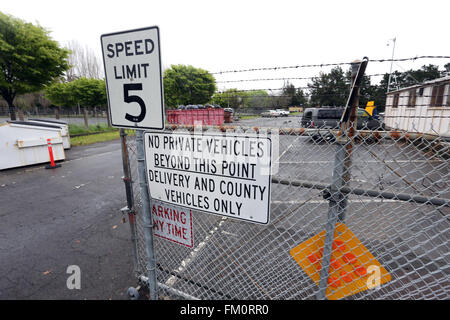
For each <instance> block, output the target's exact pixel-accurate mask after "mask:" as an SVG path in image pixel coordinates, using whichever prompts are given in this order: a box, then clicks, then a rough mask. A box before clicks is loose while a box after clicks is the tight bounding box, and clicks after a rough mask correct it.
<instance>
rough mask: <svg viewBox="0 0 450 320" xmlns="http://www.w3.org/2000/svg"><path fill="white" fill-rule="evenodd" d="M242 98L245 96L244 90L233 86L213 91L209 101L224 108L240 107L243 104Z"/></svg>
mask: <svg viewBox="0 0 450 320" xmlns="http://www.w3.org/2000/svg"><path fill="white" fill-rule="evenodd" d="M244 98H246V92H242V91H238V89H234V88H233V89H228V90H226V91H224V92H218V93H215V94H214V95H213V96H212V98H211V102H212V103H214V104H218V105H220V106H221V107H224V108H228V107H230V108H240V107H241V106H243V101H244Z"/></svg>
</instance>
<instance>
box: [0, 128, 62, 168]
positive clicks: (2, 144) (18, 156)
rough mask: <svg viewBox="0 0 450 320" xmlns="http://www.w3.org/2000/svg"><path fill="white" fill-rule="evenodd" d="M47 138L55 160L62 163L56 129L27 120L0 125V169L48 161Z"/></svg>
mask: <svg viewBox="0 0 450 320" xmlns="http://www.w3.org/2000/svg"><path fill="white" fill-rule="evenodd" d="M47 139H51V143H52V148H53V156H54V160H55V161H58V160H65V159H66V155H65V153H64V147H63V139H62V135H61V128H60V127H59V126H55V125H50V124H45V123H33V122H27V121H7V122H4V123H1V124H0V170H3V169H9V168H16V167H22V166H28V165H33V164H39V163H46V162H49V161H50V155H49V152H48V147H47Z"/></svg>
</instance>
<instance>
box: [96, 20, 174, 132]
mask: <svg viewBox="0 0 450 320" xmlns="http://www.w3.org/2000/svg"><path fill="white" fill-rule="evenodd" d="M101 43H102V53H103V64H104V68H105V77H106V88H107V93H108V111H109V114H110V119H111V124H112V126H114V127H119V128H136V129H153V130H155V129H156V130H164V122H165V121H164V101H163V86H162V73H161V53H160V41H159V29H158V27H147V28H142V29H135V30H128V31H121V32H115V33H108V34H104V35H102V36H101Z"/></svg>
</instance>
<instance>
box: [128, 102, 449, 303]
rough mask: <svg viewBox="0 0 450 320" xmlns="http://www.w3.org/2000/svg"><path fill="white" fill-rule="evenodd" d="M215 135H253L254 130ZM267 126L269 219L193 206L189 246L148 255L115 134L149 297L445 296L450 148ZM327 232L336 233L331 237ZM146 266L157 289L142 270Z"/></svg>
mask: <svg viewBox="0 0 450 320" xmlns="http://www.w3.org/2000/svg"><path fill="white" fill-rule="evenodd" d="M352 105H353V106H356V105H357V102H355V101H352V99H351V97H350V99H349V102H348V106H350V109H349V112H350V111H351V106H352ZM349 117H350V115H349ZM261 122H262V120H261ZM262 125H263V126H264V124H263V123H262ZM180 128H181V126H180V127H178V126H172V127H170V128H166V131H167V132H177V130H178V129H180ZM181 129H188V130H192V129H193V127H188V126H185V127H183V128H181ZM208 129H209V130H212V128H208ZM341 129H342V128H341ZM215 130H216V131H218V132H226V131H239V132H255V131H256V132H258V131H259V130H262V127H246V126H245V125H239V126H229V127H224V126H222V127H219V128H215ZM267 130H268V131H269V132H276V134H278V135H279V157H278V161H277V165H278V166H279V169H278V173H277V174H276V175H273V176H272V186H271V210H270V211H271V217H270V223H269V224H268V225H256V224H252V223H247V222H242V221H239V220H234V219H231V218H227V217H220V216H216V215H212V214H206V213H202V212H196V211H194V210H193V211H192V213H193V215H192V222H193V233H194V244H193V248H187V247H183V246H180V245H178V244H175V243H172V242H169V241H167V240H165V239H161V238H158V237H155V238H153V240H152V241H153V247H154V251H153V252H152V254H154V260H152V261H150V260H149V259H148V251H147V247H146V235H145V234H146V232H145V229H146V228H150V227H151V223H150V224H149V221H145V219H144V217H143V214H142V211H143V206H142V201H141V191H142V186H141V185H140V183H139V179H138V176H139V174H138V160H139V159H138V150H137V144H136V138H135V137H134V136H133V135H127V134H126V133H125V132H124V131H122V132H121V138H122V146H123V160H124V172H125V174H124V181H125V185H126V191H127V207H125V208H124V209H123V211H124V212H125V213H128V215H129V222H130V226H131V231H132V242H133V248H134V250H135V275H136V277H137V278H138V279H139V280H140V281H141V283H142V284H143V285H149V284H150V286H152V285H153V287H152V288H153V290H150V291H153V293H152V292H151V294H153V295H154V296H153V298H160V299H162V298H165V297H168V298H170V299H176V298H181V299H208V300H213V299H238V300H247V299H278V300H279V299H283V300H284V299H317V298H318V299H323V298H325V297H328V298H347V299H440V300H444V299H448V298H449V296H450V295H449V285H450V282H449V273H450V268H449V265H450V264H449V261H450V257H449V229H450V221H449V213H450V209H449V206H450V200H449V199H450V190H449V163H448V158H449V155H450V153H449V148H448V143H447V142H446V141H445V140H444V139H443V138H442V137H439V136H432V135H424V134H421V133H417V132H402V131H398V130H395V131H370V130H358V131H355V132H354V135H353V136H352V135H348V136H347V138H346V139H343V138H345V136H343V135H342V131H339V130H332V129H321V128H319V129H305V128H301V127H300V124H298V126H295V127H292V128H268V129H267ZM346 130H348V128H347V129H346ZM129 132H130V133H131V132H132V131H129ZM345 132H348V131H345ZM322 137H326V139H322ZM349 147H350V148H351V150H350V151H349V149H348V148H349ZM339 150H341V151H339ZM340 152H343V153H341V154H339V153H340ZM350 157H351V158H350ZM343 168H344V169H345V170H344V169H343ZM339 170H341V171H339ZM342 170H344V171H345V172H344V173H343V171H342ZM339 172H340V173H339ZM343 176H345V177H346V178H345V179H344V181H340V180H339V179H340V178H342V177H343ZM337 234H338V235H339V236H342V237H343V239H344V238H345V237H344V236H345V235H347V238H345V239H346V240H345V239H344V241H339V240H336V239H338V238H337ZM333 235H334V237H333ZM352 246H353V247H352ZM149 261H150V262H151V263H150V264H149ZM355 261H359V264H358V263H357V262H356V263H355ZM374 261H376V263H378V269H380V268H381V269H382V270H383V272H382V276H381V278H382V281H381V284H380V285H376V286H374V287H370V286H368V285H366V283H365V282H367V279H368V278H370V277H368V276H369V274H370V268H369V267H370V266H369V265H368V264H367V263H369V262H370V263H374ZM366 262H367V263H366ZM152 263H154V267H155V270H153V268H152ZM361 267H363V268H362V269H361ZM153 271H154V272H155V278H156V281H157V288H158V292H156V283H153V284H152V281H149V277H148V275H149V273H150V274H151V273H152V272H153ZM374 274H376V273H374ZM336 275H337V276H336ZM358 275H359V278H358ZM362 279H364V282H361V281H362Z"/></svg>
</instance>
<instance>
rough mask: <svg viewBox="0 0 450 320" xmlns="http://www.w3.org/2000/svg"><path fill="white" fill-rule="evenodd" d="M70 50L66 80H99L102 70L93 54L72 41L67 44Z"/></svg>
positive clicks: (88, 49)
mask: <svg viewBox="0 0 450 320" xmlns="http://www.w3.org/2000/svg"><path fill="white" fill-rule="evenodd" d="M67 49H69V50H70V54H69V64H70V69H69V70H67V72H66V80H67V81H73V80H75V79H78V78H92V79H100V78H101V77H102V71H101V70H102V68H101V67H100V65H101V64H100V61H99V59H98V57H97V56H96V55H95V52H94V51H93V50H92V49H90V48H89V47H88V46H85V47H83V46H82V45H81V44H80V43H79V42H78V41H76V40H72V41H70V42H69V43H68V44H67Z"/></svg>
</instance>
